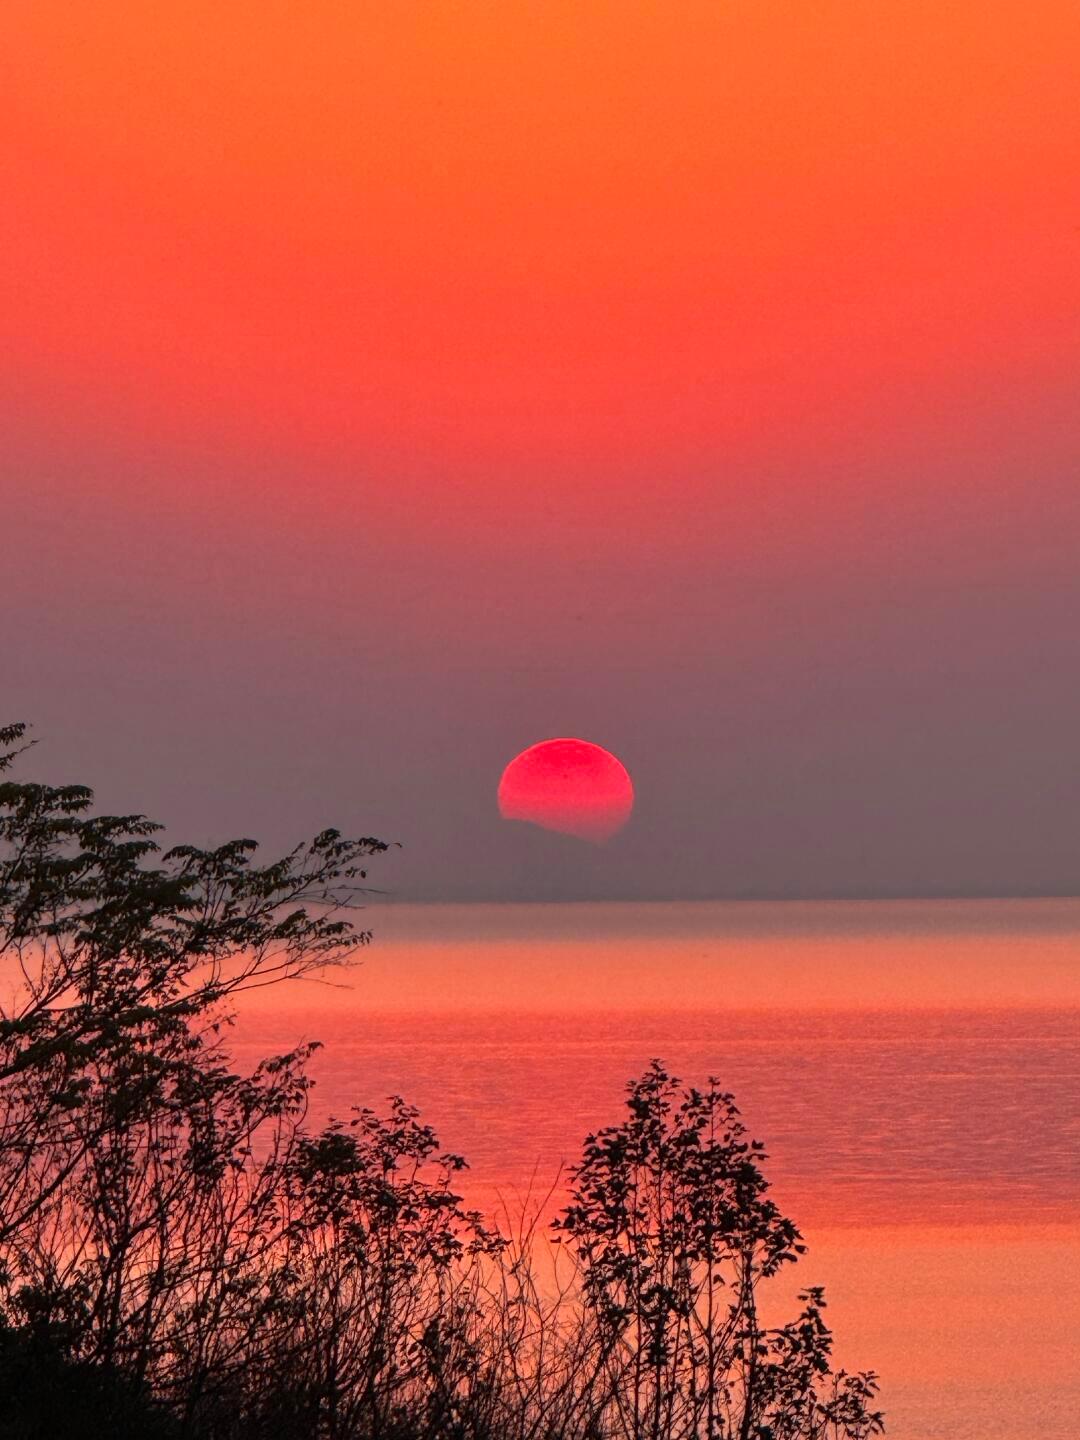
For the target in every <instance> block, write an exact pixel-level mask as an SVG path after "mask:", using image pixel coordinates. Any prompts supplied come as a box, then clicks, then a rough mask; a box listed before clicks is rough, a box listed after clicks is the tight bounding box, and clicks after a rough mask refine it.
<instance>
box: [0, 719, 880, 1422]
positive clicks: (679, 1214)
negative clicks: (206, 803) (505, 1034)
mask: <svg viewBox="0 0 1080 1440" xmlns="http://www.w3.org/2000/svg"><path fill="white" fill-rule="evenodd" d="M23 748H25V745H24V731H23V727H20V726H12V727H8V728H7V729H6V730H0V771H7V770H8V769H9V768H10V766H11V763H12V761H13V760H14V758H15V756H16V754H18V753H19V752H20V750H21V749H23ZM91 801H92V797H91V795H90V792H89V791H87V790H85V789H83V788H81V787H74V786H65V787H58V788H56V787H49V786H45V785H40V784H33V783H18V784H17V783H15V782H13V781H10V780H4V781H3V782H2V783H0V955H2V956H3V962H2V963H3V964H4V965H5V966H6V967H8V968H7V970H6V971H5V984H4V989H3V994H4V996H5V997H6V996H8V995H9V994H10V996H11V997H12V998H11V999H10V1001H7V1000H5V1003H4V1008H3V1009H2V1010H0V1382H2V1388H0V1393H2V1394H3V1395H4V1396H5V1401H4V1404H3V1407H2V1409H0V1437H4V1440H14V1437H19V1440H37V1437H38V1436H41V1437H44V1436H49V1437H50V1440H64V1437H65V1436H70V1437H75V1436H78V1437H83V1440H94V1437H96V1436H98V1435H101V1436H105V1435H108V1436H110V1437H122V1436H125V1435H131V1436H132V1437H135V1436H138V1437H145V1440H269V1437H274V1440H292V1437H296V1440H300V1437H304V1440H307V1437H316V1440H376V1437H378V1440H825V1437H841V1436H844V1437H848V1440H864V1437H866V1436H868V1435H870V1434H872V1433H874V1432H876V1431H878V1430H880V1428H881V1420H880V1416H879V1415H878V1414H877V1413H876V1412H874V1411H873V1410H872V1408H871V1407H872V1404H873V1400H874V1394H875V1389H876V1386H875V1380H874V1377H873V1375H872V1374H860V1375H845V1374H843V1373H842V1372H841V1373H839V1374H835V1375H834V1374H833V1373H832V1369H831V1361H830V1346H831V1338H830V1335H829V1332H828V1329H827V1327H826V1326H825V1323H824V1320H823V1317H822V1309H823V1304H824V1301H823V1297H822V1294H821V1292H820V1291H819V1290H813V1289H811V1290H807V1291H806V1292H804V1294H803V1296H802V1304H803V1309H802V1313H801V1314H800V1315H798V1316H797V1317H796V1319H795V1320H793V1321H792V1322H791V1323H790V1324H788V1325H786V1326H782V1327H779V1328H772V1329H769V1328H767V1327H765V1326H764V1325H763V1324H761V1323H760V1322H759V1319H758V1290H759V1286H760V1285H761V1284H762V1282H768V1280H769V1279H770V1278H771V1277H772V1276H773V1275H775V1274H776V1273H777V1271H779V1270H780V1269H782V1268H783V1267H785V1266H787V1265H789V1264H791V1263H793V1262H794V1261H795V1260H796V1259H797V1258H798V1257H799V1256H800V1255H801V1253H802V1251H803V1249H804V1247H803V1245H802V1242H801V1239H800V1236H799V1234H798V1231H797V1230H796V1229H795V1227H794V1225H793V1224H792V1223H791V1222H790V1221H789V1220H787V1219H785V1218H784V1217H783V1216H782V1215H781V1214H780V1213H779V1211H778V1210H777V1209H776V1207H775V1205H774V1204H773V1202H772V1201H771V1200H770V1199H769V1197H768V1194H767V1185H766V1181H765V1179H764V1176H763V1174H762V1172H761V1169H760V1162H761V1161H762V1160H763V1158H764V1156H763V1153H762V1151H761V1148H760V1146H758V1145H756V1144H755V1143H754V1142H752V1141H750V1140H749V1139H748V1138H747V1136H746V1134H745V1132H744V1129H743V1126H742V1124H741V1122H740V1120H739V1118H738V1114H737V1111H736V1109H735V1106H734V1103H733V1101H732V1099H731V1097H730V1096H729V1095H727V1094H725V1093H724V1092H722V1091H721V1090H720V1089H719V1088H718V1086H717V1085H716V1083H715V1082H710V1083H709V1085H708V1087H707V1088H706V1089H704V1090H696V1089H692V1088H683V1087H682V1086H680V1084H679V1083H678V1082H677V1081H676V1080H674V1079H673V1078H672V1077H670V1076H669V1075H668V1074H667V1073H666V1071H665V1070H664V1069H663V1067H662V1066H661V1065H660V1063H659V1062H656V1061H654V1062H653V1063H652V1065H651V1066H650V1067H649V1068H648V1069H647V1070H646V1071H645V1073H644V1074H643V1075H642V1076H641V1077H640V1078H639V1079H637V1080H635V1081H633V1082H632V1083H631V1085H630V1086H629V1091H628V1099H627V1115H626V1118H625V1119H624V1120H623V1122H622V1123H621V1124H618V1125H615V1126H613V1127H610V1128H608V1129H605V1130H601V1131H599V1132H598V1133H597V1134H596V1135H593V1136H589V1137H588V1138H587V1140H586V1142H585V1147H584V1151H583V1155H582V1159H581V1161H580V1163H579V1164H578V1165H577V1166H576V1167H574V1168H573V1169H572V1170H571V1172H570V1176H569V1179H570V1192H571V1193H570V1198H569V1203H568V1204H567V1205H566V1207H565V1209H564V1210H563V1212H562V1213H561V1215H560V1216H559V1218H558V1220H557V1221H556V1222H555V1231H554V1239H555V1240H556V1241H557V1244H555V1245H554V1247H549V1246H548V1245H547V1243H546V1241H545V1239H544V1236H543V1235H542V1233H541V1232H540V1231H539V1230H538V1228H537V1226H536V1224H535V1223H533V1224H531V1225H523V1226H522V1227H521V1228H520V1229H519V1231H518V1233H517V1234H516V1235H515V1236H513V1237H510V1238H507V1237H504V1236H502V1235H500V1234H498V1233H496V1232H495V1230H494V1229H493V1228H491V1227H490V1226H489V1225H487V1224H485V1222H484V1221H483V1219H482V1218H481V1217H480V1216H479V1215H478V1214H476V1213H475V1212H473V1211H470V1210H468V1209H467V1208H465V1205H464V1202H463V1200H462V1198H461V1196H460V1195H459V1194H458V1193H457V1191H456V1188H455V1187H456V1186H457V1183H458V1180H459V1178H460V1176H461V1173H462V1171H463V1169H464V1168H465V1162H464V1161H463V1160H462V1159H461V1158H460V1157H459V1156H456V1155H454V1154H450V1153H445V1152H443V1151H442V1150H441V1148H440V1145H439V1142H438V1139H437V1137H436V1136H435V1134H434V1133H433V1132H432V1130H431V1129H430V1127H428V1126H427V1125H425V1124H424V1123H423V1122H422V1120H421V1118H420V1116H419V1115H418V1113H417V1112H416V1111H415V1110H414V1109H412V1108H411V1107H410V1106H408V1105H407V1104H406V1103H405V1102H404V1101H403V1100H400V1099H394V1100H393V1101H391V1103H390V1107H389V1111H388V1113H387V1114H386V1115H383V1116H380V1115H377V1114H375V1113H374V1112H373V1111H371V1110H367V1109H362V1110H356V1111H354V1112H353V1114H352V1116H351V1118H349V1119H348V1120H343V1121H337V1122H334V1123H332V1124H331V1125H329V1126H328V1127H326V1128H325V1129H324V1130H323V1131H321V1132H320V1133H314V1134H313V1133H311V1132H310V1131H309V1130H308V1128H307V1126H306V1123H305V1121H306V1106H307V1095H308V1089H309V1084H310V1082H309V1080H308V1078H307V1075H306V1070H305V1066H306V1062H307V1060H308V1058H309V1056H310V1054H311V1050H312V1048H313V1047H310V1046H308V1047H302V1048H299V1049H297V1050H294V1051H292V1052H290V1053H288V1054H285V1055H281V1056H275V1057H271V1058H268V1059H266V1060H264V1061H263V1062H262V1063H261V1064H260V1065H259V1066H257V1067H256V1069H255V1070H254V1071H253V1072H252V1073H250V1074H240V1073H237V1072H236V1071H235V1069H234V1068H233V1066H232V1064H231V1062H230V1057H229V1053H228V1047H227V1043H226V1041H227V1036H228V1024H229V1019H230V1013H231V1012H230V1001H231V999H232V997H234V996H235V995H237V994H238V993H239V992H241V991H242V990H244V989H245V988H247V987H251V986H255V985H264V984H270V983H278V982H280V981H283V980H287V979H289V978H292V977H295V976H298V975H303V974H306V973H308V972H309V971H311V970H312V969H315V968H317V967H321V966H325V965H327V964H342V963H345V962H346V961H347V960H348V959H349V957H350V956H351V954H352V953H353V952H354V950H355V948H356V947H357V946H358V945H360V944H363V943H365V941H366V939H367V935H366V933H365V932H363V931H360V930H358V929H356V928H355V927H354V925H353V923H352V920H351V918H350V917H349V914H348V912H347V909H345V907H348V906H350V905H351V904H353V903H354V902H355V900H356V898H357V895H358V893H359V890H360V888H361V885H362V882H363V881H364V879H365V870H364V866H365V865H366V863H367V860H368V858H369V857H371V856H375V855H377V854H379V853H380V852H381V851H382V850H383V849H384V848H385V847H384V846H383V844H382V843H381V842H379V841H377V840H374V839H372V838H364V839H360V840H355V841H351V840H345V839H343V838H342V837H341V836H340V835H338V834H337V832H335V831H325V832H323V833H322V834H321V835H319V836H316V837H315V839H314V840H313V841H311V842H310V843H309V844H307V845H305V846H301V847H299V848H298V849H296V850H294V851H292V852H291V853H290V854H289V855H287V856H285V857H284V858H282V859H280V860H278V861H275V862H272V863H271V864H269V865H265V866H258V865H256V864H255V863H254V858H253V857H254V853H255V847H254V845H253V843H252V842H250V841H237V842H233V843H232V844H229V845H225V846H222V847H220V848H218V849H215V850H208V851H203V850H196V849H194V848H192V847H180V848H177V849H173V850H170V851H168V852H166V853H165V854H161V853H160V852H159V851H158V849H157V847H156V843H155V841H154V838H153V837H154V834H155V832H156V830H157V827H156V826H154V825H152V824H151V823H150V822H149V821H147V820H145V819H144V818H143V817H141V816H122V817H109V816H98V815H95V814H93V813H92V811H91ZM9 982H10V983H9Z"/></svg>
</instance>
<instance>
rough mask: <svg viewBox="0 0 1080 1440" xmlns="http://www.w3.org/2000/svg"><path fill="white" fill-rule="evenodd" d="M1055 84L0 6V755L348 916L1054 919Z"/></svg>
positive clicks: (1063, 110)
mask: <svg viewBox="0 0 1080 1440" xmlns="http://www.w3.org/2000/svg"><path fill="white" fill-rule="evenodd" d="M1077 94H1080V7H1078V6H1077V5H1076V4H1075V3H1074V0H1044V3H1036V4H1032V3H1030V0H1027V3H1024V4H1021V3H1019V0H995V3H993V4H989V5H988V4H986V3H985V0H978V3H975V0H954V3H951V4H948V5H943V4H942V3H941V0H934V3H929V0H926V3H924V0H904V3H900V0H876V3H873V4H868V3H866V0H769V3H758V0H684V3H682V4H678V5H673V4H670V3H667V0H656V3H646V0H572V3H571V0H533V3H530V0H514V3H509V4H508V3H505V0H489V3H480V0H457V3H449V0H446V3H440V0H422V3H421V0H394V3H392V4H391V3H386V0H374V3H362V0H347V3H346V0H340V3H331V0H308V3H305V4H299V3H296V0H292V3H289V4H285V3H280V0H278V3H275V0H259V3H257V4H256V3H247V0H236V3H231V4H229V5H225V6H222V5H219V4H210V3H206V0H185V3H184V4H182V5H180V4H170V3H162V4H158V5H152V6H151V5H146V6H136V5H132V4H130V3H125V0H96V3H95V4H93V5H70V4H66V3H58V0H9V3H8V4H6V5H5V6H4V18H3V44H2V46H0V136H2V137H3V138H2V141H0V146H2V148H0V157H2V158H0V163H2V185H0V207H2V210H3V223H2V225H0V331H2V335H0V339H2V343H0V421H2V425H3V445H2V462H3V470H2V472H0V491H2V494H0V500H2V505H0V600H2V603H3V605H4V625H3V631H2V634H0V701H2V704H0V712H2V713H0V720H6V719H9V718H10V719H16V718H26V719H29V720H32V721H34V722H35V724H36V726H37V730H38V733H39V735H40V737H41V739H42V741H43V742H44V743H43V745H42V747H41V748H40V749H39V750H38V751H37V753H36V756H35V759H34V761H33V768H34V769H35V770H38V771H41V772H42V773H47V774H49V775H51V776H54V777H57V778H72V779H80V780H86V781H88V782H89V783H92V784H94V785H95V786H96V787H97V788H98V791H99V795H100V798H101V800H102V802H103V803H105V804H106V805H108V806H109V808H119V807H122V808H132V807H133V808H139V809H143V810H147V811H149V812H150V813H152V814H154V815H155V816H157V817H159V818H162V819H165V820H167V821H168V822H169V823H170V828H171V833H172V834H174V835H175V836H176V838H177V839H185V840H193V841H196V842H200V841H211V840H217V839H221V838H224V837H225V836H227V835H230V834H233V833H236V832H243V833H254V834H256V835H258V836H261V837H264V838H265V839H266V840H267V841H268V842H272V843H274V844H275V845H277V844H283V843H285V842H287V841H288V840H290V839H291V838H293V837H295V836H298V835H299V834H300V833H303V832H304V831H307V830H310V829H312V828H313V827H320V826H322V825H323V824H326V823H331V824H336V825H339V826H340V827H341V828H343V829H345V830H349V831H373V832H375V833H380V834H383V835H384V836H386V837H388V838H397V839H400V840H402V841H403V842H404V843H405V848H404V849H403V850H402V851H401V852H400V854H398V855H395V856H394V857H393V859H392V860H391V861H390V862H388V864H387V865H386V866H385V867H384V870H383V878H384V879H385V881H386V883H387V884H388V885H390V886H391V888H393V889H394V891H395V893H398V894H401V895H403V896H406V895H407V896H442V897H478V896H486V897H515V896H525V895H563V894H566V895H570V894H587V895H601V894H602V895H611V896H670V895H738V894H748V893H754V894H782V895H813V894H896V893H905V894H911V893H942V892H951V893H956V892H961V893H977V894H984V893H995V892H1002V893H1029V892H1033V891H1034V892H1076V891H1077V889H1078V888H1080V764H1078V752H1080V563H1078V562H1080V473H1078V469H1080V467H1078V461H1080V406H1078V404H1077V393H1078V390H1080V193H1078V184H1077V176H1078V175H1080V125H1078V123H1077V117H1076V96H1077ZM560 734H571V735H575V734H576V735H582V736H584V737H586V738H588V739H591V740H594V741H597V742H599V743H601V744H603V745H605V746H607V747H608V748H610V749H611V750H613V751H614V752H615V753H616V754H617V755H619V757H620V758H621V759H622V760H623V761H624V763H625V764H626V765H627V767H628V768H629V769H630V771H631V773H632V775H633V778H634V784H635V788H636V791H637V797H638V803H637V811H636V813H635V817H634V820H633V821H632V823H631V825H630V826H629V827H628V828H627V829H626V830H625V831H624V832H623V833H622V834H621V835H620V836H619V837H617V838H616V839H615V840H614V841H612V842H611V843H610V844H609V845H608V846H607V847H605V848H603V849H596V848H593V847H587V846H584V845H582V844H581V843H580V842H577V841H574V840H570V839H560V838H559V837H552V836H549V835H542V834H540V832H531V831H527V830H526V829H525V828H524V827H521V826H514V825H508V822H504V821H501V820H500V819H499V817H498V813H497V810H496V804H495V792H496V786H497V784H498V780H499V775H500V773H501V771H502V768H503V766H504V765H505V764H506V762H507V761H508V760H509V759H510V758H511V757H512V756H513V755H514V753H515V752H516V751H518V750H520V749H522V748H523V747H525V746H526V745H528V744H530V743H532V742H534V741H536V740H539V739H542V738H545V737H546V736H550V735H560Z"/></svg>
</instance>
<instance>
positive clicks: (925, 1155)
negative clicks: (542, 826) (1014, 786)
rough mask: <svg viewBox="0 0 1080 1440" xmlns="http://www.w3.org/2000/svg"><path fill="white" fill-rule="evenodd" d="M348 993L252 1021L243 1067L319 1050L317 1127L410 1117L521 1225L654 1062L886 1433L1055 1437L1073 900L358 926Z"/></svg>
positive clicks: (378, 914) (438, 912)
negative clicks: (750, 1171)
mask: <svg viewBox="0 0 1080 1440" xmlns="http://www.w3.org/2000/svg"><path fill="white" fill-rule="evenodd" d="M371 922H372V925H373V927H374V928H375V930H376V932H377V936H378V939H377V943H376V944H375V945H374V946H373V947H372V949H371V950H370V951H368V952H367V953H366V956H365V963H364V966H363V967H362V969H361V970H359V971H358V972H356V973H355V974H354V975H353V976H351V977H349V985H350V988H348V989H339V988H333V989H331V988H327V987H323V986H318V985H308V984H306V985H304V986H302V987H299V988H296V989H294V990H292V991H285V990H278V991H272V992H267V993H265V994H263V995H262V996H260V997H258V998H257V999H253V1000H252V1001H251V1002H248V1003H246V1005H245V1009H244V1013H243V1016H242V1019H241V1025H240V1029H239V1035H238V1038H239V1041H240V1044H241V1047H242V1049H243V1051H244V1053H245V1054H246V1055H248V1056H251V1055H253V1054H254V1053H255V1052H256V1051H258V1052H266V1051H272V1050H274V1049H279V1048H283V1047H285V1046H288V1045H291V1044H293V1043H295V1041H296V1040H298V1039H300V1038H313V1037H317V1038H319V1039H321V1040H322V1041H324V1042H325V1046H326V1048H325V1050H324V1051H323V1052H321V1053H320V1055H319V1056H318V1058H317V1060H316V1062H315V1066H314V1073H315V1075H316V1078H317V1080H318V1085H317V1088H316V1090H315V1092H314V1103H313V1112H314V1114H313V1119H315V1120H316V1121H318V1120H321V1119H322V1118H325V1116H326V1115H328V1114H331V1113H333V1114H338V1115H344V1114H346V1113H347V1111H348V1108H349V1106H350V1105H354V1104H372V1105H378V1103H379V1102H380V1101H381V1099H382V1098H383V1097H385V1096H387V1095H389V1094H391V1093H401V1094H404V1095H405V1096H406V1097H407V1098H408V1099H410V1100H411V1101H413V1102H415V1103H416V1104H418V1105H419V1106H420V1107H421V1108H422V1110H423V1112H424V1115H425V1117H426V1118H427V1119H428V1120H430V1121H431V1123H433V1124H434V1125H435V1126H436V1128H437V1129H438V1131H439V1133H440V1136H441V1138H442V1139H443V1141H444V1143H445V1144H446V1145H447V1147H449V1148H453V1149H455V1150H458V1151H460V1152H462V1153H464V1154H465V1155H466V1156H468V1157H469V1159H470V1162H471V1170H470V1172H469V1174H468V1176H467V1177H466V1181H465V1189H466V1195H467V1198H468V1199H469V1200H470V1201H471V1202H472V1203H475V1204H477V1205H480V1206H483V1207H485V1208H488V1209H490V1210H498V1209H499V1208H500V1207H505V1208H507V1209H509V1210H510V1211H512V1212H513V1211H516V1210H517V1209H518V1208H519V1207H520V1205H521V1204H522V1203H523V1202H524V1200H525V1199H526V1196H527V1195H528V1194H529V1193H531V1194H532V1196H533V1197H534V1199H535V1198H536V1197H539V1196H541V1195H543V1194H544V1193H545V1192H546V1191H547V1190H548V1189H549V1187H551V1186H552V1185H555V1186H556V1189H555V1193H554V1195H553V1197H552V1200H551V1202H550V1205H551V1206H555V1205H557V1203H558V1200H559V1190H558V1177H559V1171H560V1166H561V1165H562V1164H563V1163H564V1162H566V1161H569V1160H571V1159H572V1158H573V1157H574V1155H575V1154H576V1153H577V1152H578V1150H579V1149H580V1142H581V1139H582V1137H583V1136H584V1135H585V1133H586V1132H587V1131H588V1130H590V1129H592V1128H594V1127H596V1126H599V1125H603V1124H606V1123H609V1122H610V1121H612V1120H614V1119H616V1118H618V1114H619V1108H620V1105H621V1100H622V1089H623V1085H624V1083H625V1081H626V1080H627V1079H628V1078H629V1077H630V1076H631V1075H633V1074H635V1073H637V1072H639V1071H640V1070H641V1069H642V1068H643V1067H644V1065H645V1064H646V1063H647V1062H648V1061H649V1059H650V1058H652V1057H653V1056H659V1057H661V1058H663V1059H664V1060H665V1061H666V1062H667V1064H668V1066H669V1068H671V1069H672V1070H673V1071H674V1072H675V1073H676V1074H679V1075H681V1076H683V1077H684V1078H686V1079H687V1080H692V1081H700V1080H702V1079H704V1078H705V1077H706V1076H707V1075H709V1074H715V1075H717V1076H718V1077H719V1078H720V1080H721V1082H722V1083H723V1085H724V1086H725V1087H726V1088H729V1089H731V1090H733V1091H734V1093H735V1095H736V1098H737V1099H738V1101H739V1103H740V1105H741V1106H742V1109H743V1111H744V1114H745V1116H746V1118H747V1120H748V1123H749V1125H750V1127H751V1129H752V1130H753V1131H754V1133H755V1134H756V1135H757V1136H759V1137H760V1138H761V1139H763V1140H765V1141H766V1143H767V1145H768V1149H769V1154H770V1160H769V1163H768V1173H769V1175H770V1176H771V1177H772V1179H773V1180H774V1184H775V1192H776V1198H777V1200H778V1202H779V1203H780V1204H781V1206H782V1207H783V1208H784V1209H785V1210H786V1211H787V1212H788V1213H789V1214H791V1215H792V1216H793V1217H794V1218H795V1219H796V1220H797V1221H798V1222H799V1224H800V1225H801V1227H802V1229H803V1231H804V1233H805V1235H806V1237H807V1239H808V1240H809V1242H810V1246H811V1250H810V1254H809V1256H808V1257H807V1258H806V1259H805V1260H804V1261H803V1262H802V1264H801V1265H800V1267H799V1269H800V1271H801V1272H803V1273H802V1274H800V1275H797V1276H796V1277H795V1279H796V1280H799V1281H803V1282H805V1283H824V1284H825V1285H826V1287H827V1290H828V1292H829V1295H830V1314H831V1318H832V1321H833V1324H834V1327H835V1330H836V1334H837V1340H838V1345H837V1352H838V1359H839V1360H840V1362H841V1363H843V1364H846V1365H848V1366H849V1367H850V1366H858V1367H864V1366H867V1367H873V1368H875V1369H877V1370H878V1371H879V1372H880V1374H881V1379H882V1401H883V1404H884V1406H885V1408H886V1410H887V1412H888V1419H889V1433H890V1434H892V1435H894V1436H897V1437H901V1440H937V1437H942V1440H944V1437H950V1440H967V1437H971V1440H976V1437H979V1440H1035V1437H1039V1440H1046V1437H1052V1440H1065V1437H1069V1440H1072V1437H1074V1436H1075V1435H1076V1434H1077V1433H1078V1427H1077V1422H1076V1416H1077V1414H1078V1413H1080V1298H1078V1296H1080V1143H1078V1142H1080V904H1075V903H1072V902H1028V903H1024V904H1002V903H1000V902H995V903H991V904H983V905H974V904H966V905H957V904H943V903H938V904H923V905H914V904H912V905H882V906H872V905H835V906H790V905H780V906H728V905H671V906H553V907H479V906H476V907H425V908H416V909H412V908H408V907H397V906H384V907H375V908H374V909H373V910H372V912H371Z"/></svg>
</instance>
